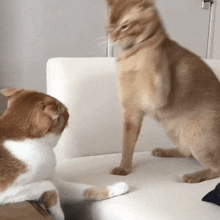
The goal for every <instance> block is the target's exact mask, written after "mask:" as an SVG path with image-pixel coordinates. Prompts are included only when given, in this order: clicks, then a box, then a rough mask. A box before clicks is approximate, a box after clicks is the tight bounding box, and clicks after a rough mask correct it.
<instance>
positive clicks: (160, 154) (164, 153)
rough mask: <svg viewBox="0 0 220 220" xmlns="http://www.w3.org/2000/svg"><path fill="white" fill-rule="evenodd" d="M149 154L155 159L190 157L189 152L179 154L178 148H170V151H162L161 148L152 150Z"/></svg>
mask: <svg viewBox="0 0 220 220" xmlns="http://www.w3.org/2000/svg"><path fill="white" fill-rule="evenodd" d="M151 154H152V155H153V156H155V157H179V158H180V157H187V156H191V153H190V152H181V150H180V149H179V148H177V147H176V148H170V149H163V148H155V149H154V150H152V152H151Z"/></svg>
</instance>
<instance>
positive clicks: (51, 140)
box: [5, 133, 60, 149]
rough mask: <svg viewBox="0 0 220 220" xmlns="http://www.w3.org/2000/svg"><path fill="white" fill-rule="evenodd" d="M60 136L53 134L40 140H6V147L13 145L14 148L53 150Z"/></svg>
mask: <svg viewBox="0 0 220 220" xmlns="http://www.w3.org/2000/svg"><path fill="white" fill-rule="evenodd" d="M59 138H60V135H55V134H53V133H49V134H46V135H45V136H44V137H41V138H26V139H24V140H10V139H8V140H6V141H5V144H6V145H13V146H14V147H15V146H16V147H18V148H19V146H22V147H24V146H27V147H31V148H40V147H43V148H51V149H52V148H53V147H55V146H56V145H57V142H58V141H59Z"/></svg>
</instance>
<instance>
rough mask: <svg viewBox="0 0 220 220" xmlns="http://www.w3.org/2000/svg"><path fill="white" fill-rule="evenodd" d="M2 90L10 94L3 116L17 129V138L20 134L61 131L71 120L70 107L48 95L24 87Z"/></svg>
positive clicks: (26, 135) (55, 132) (28, 134)
mask: <svg viewBox="0 0 220 220" xmlns="http://www.w3.org/2000/svg"><path fill="white" fill-rule="evenodd" d="M0 92H1V93H2V94H3V95H4V96H6V97H8V108H7V110H6V111H5V112H4V114H3V116H2V118H4V121H5V122H6V123H7V125H6V127H8V128H10V129H12V130H13V129H15V130H16V131H17V132H18V134H17V133H16V134H14V135H15V136H17V138H19V135H20V136H22V137H24V136H25V137H29V138H38V137H43V136H45V135H46V134H49V133H54V134H55V135H60V134H61V133H62V132H63V130H64V129H65V127H66V126H67V124H68V119H69V114H68V111H67V108H66V107H65V106H64V105H63V104H62V103H61V102H60V101H58V100H57V99H55V98H53V97H51V96H49V95H46V94H44V93H40V92H37V91H32V90H25V89H3V90H1V91H0ZM18 128H19V129H18ZM8 132H9V133H10V131H8Z"/></svg>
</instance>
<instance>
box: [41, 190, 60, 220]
mask: <svg viewBox="0 0 220 220" xmlns="http://www.w3.org/2000/svg"><path fill="white" fill-rule="evenodd" d="M41 199H42V201H43V202H44V205H45V207H46V209H47V210H48V211H49V212H50V214H51V215H52V216H53V217H54V219H55V220H63V219H64V214H63V211H62V209H61V206H60V199H59V196H58V193H57V190H56V189H55V190H52V191H46V192H44V193H43V195H42V197H41Z"/></svg>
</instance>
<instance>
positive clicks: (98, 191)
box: [84, 182, 129, 200]
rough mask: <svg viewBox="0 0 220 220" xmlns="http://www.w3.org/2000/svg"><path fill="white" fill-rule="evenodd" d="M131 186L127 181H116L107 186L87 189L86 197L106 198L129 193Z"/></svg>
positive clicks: (90, 198)
mask: <svg viewBox="0 0 220 220" xmlns="http://www.w3.org/2000/svg"><path fill="white" fill-rule="evenodd" d="M128 190H129V187H128V185H127V183H125V182H118V183H114V184H113V185H110V186H107V187H91V188H88V189H86V190H85V192H84V198H85V199H87V200H104V199H110V198H112V197H115V196H120V195H122V194H125V193H127V192H128Z"/></svg>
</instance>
